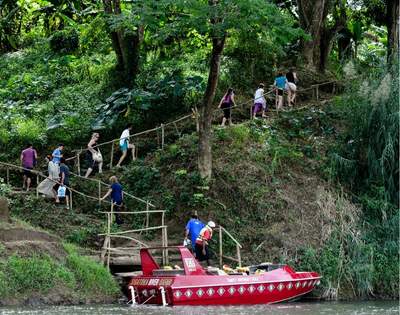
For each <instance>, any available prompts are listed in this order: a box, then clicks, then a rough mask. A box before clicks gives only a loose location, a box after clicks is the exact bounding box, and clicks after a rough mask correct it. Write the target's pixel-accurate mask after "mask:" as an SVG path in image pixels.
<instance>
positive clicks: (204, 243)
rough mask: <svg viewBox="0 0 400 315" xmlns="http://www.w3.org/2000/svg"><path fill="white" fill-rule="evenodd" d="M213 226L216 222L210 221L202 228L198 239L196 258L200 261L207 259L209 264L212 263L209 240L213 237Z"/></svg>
mask: <svg viewBox="0 0 400 315" xmlns="http://www.w3.org/2000/svg"><path fill="white" fill-rule="evenodd" d="M213 228H215V223H214V222H213V221H209V222H208V223H207V225H206V226H205V227H204V228H202V229H201V231H200V234H199V236H198V237H197V239H196V246H195V252H196V258H197V260H198V261H204V260H206V261H207V266H209V265H210V261H209V259H210V254H209V251H208V242H209V241H210V240H211V238H212V233H213Z"/></svg>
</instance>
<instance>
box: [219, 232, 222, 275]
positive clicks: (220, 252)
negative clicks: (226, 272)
mask: <svg viewBox="0 0 400 315" xmlns="http://www.w3.org/2000/svg"><path fill="white" fill-rule="evenodd" d="M219 267H220V268H222V226H219Z"/></svg>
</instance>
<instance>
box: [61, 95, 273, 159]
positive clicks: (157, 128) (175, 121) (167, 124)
mask: <svg viewBox="0 0 400 315" xmlns="http://www.w3.org/2000/svg"><path fill="white" fill-rule="evenodd" d="M272 92H273V89H271V90H269V91H267V92H265V93H263V94H262V96H260V97H258V98H257V99H259V98H262V97H263V96H266V95H268V94H270V93H272ZM254 100H256V99H251V100H248V101H246V102H243V103H241V104H239V105H236V106H232V107H230V108H235V107H242V106H243V105H246V104H248V103H249V102H251V101H254ZM218 111H221V109H220V108H217V109H216V110H214V112H218ZM191 117H193V113H192V114H187V115H184V116H182V117H179V118H177V119H175V120H173V121H170V122H167V123H164V124H161V125H160V126H158V127H155V128H152V129H147V130H144V131H141V132H138V133H134V134H132V135H129V137H124V138H115V139H112V140H109V141H105V142H102V143H99V144H97V145H95V146H92V148H99V147H101V146H104V145H107V144H111V143H114V142H117V141H120V140H121V139H130V138H134V137H137V136H140V135H143V134H147V133H150V132H154V131H157V130H159V129H162V127H163V126H164V127H166V126H169V125H173V124H176V123H177V122H180V121H182V120H185V119H188V118H191ZM88 150H89V149H88V148H84V149H79V150H72V152H79V153H78V154H81V153H82V152H85V151H88ZM76 157H77V155H75V156H73V157H70V158H68V159H67V160H73V159H76Z"/></svg>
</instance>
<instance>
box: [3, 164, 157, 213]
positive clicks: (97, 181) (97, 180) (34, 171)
mask: <svg viewBox="0 0 400 315" xmlns="http://www.w3.org/2000/svg"><path fill="white" fill-rule="evenodd" d="M0 165H4V166H6V167H10V168H14V169H19V170H23V171H30V172H32V173H33V174H35V175H38V176H40V177H42V178H47V179H49V180H51V181H52V182H54V183H55V184H59V182H58V181H56V180H54V179H51V178H49V177H48V176H46V175H45V174H43V172H41V171H37V170H34V169H29V168H25V167H22V166H18V165H15V164H11V163H6V162H1V161H0ZM70 174H71V175H73V176H77V177H79V178H83V179H86V180H89V181H93V182H96V183H99V182H100V183H101V184H102V185H104V186H107V187H111V185H109V184H107V183H105V182H103V181H101V180H99V179H92V178H87V177H83V176H80V175H78V174H75V173H73V172H71V171H70ZM64 186H65V187H67V188H68V189H69V190H71V191H73V192H75V193H77V194H78V195H81V196H83V197H86V198H89V199H93V200H97V201H98V200H99V198H96V197H93V196H89V195H86V194H85V193H83V192H80V191H79V190H76V189H74V188H72V187H70V186H67V185H64ZM123 194H124V195H126V196H128V197H130V198H133V199H136V200H138V201H140V202H142V203H144V204H148V205H149V206H150V207H152V208H155V205H154V204H152V203H151V202H149V201H146V200H144V199H141V198H139V197H136V196H134V195H132V194H130V193H128V192H125V191H124V192H123ZM101 202H105V203H109V204H111V202H110V201H108V200H107V201H106V200H101Z"/></svg>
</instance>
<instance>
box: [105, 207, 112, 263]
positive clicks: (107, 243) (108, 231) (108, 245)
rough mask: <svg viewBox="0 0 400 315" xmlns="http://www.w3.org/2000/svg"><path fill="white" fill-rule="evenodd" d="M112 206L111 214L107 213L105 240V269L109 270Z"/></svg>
mask: <svg viewBox="0 0 400 315" xmlns="http://www.w3.org/2000/svg"><path fill="white" fill-rule="evenodd" d="M112 211H113V204H111V213H107V236H106V238H107V240H106V242H105V243H106V253H107V269H108V270H110V248H111V237H110V233H111V220H112Z"/></svg>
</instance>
